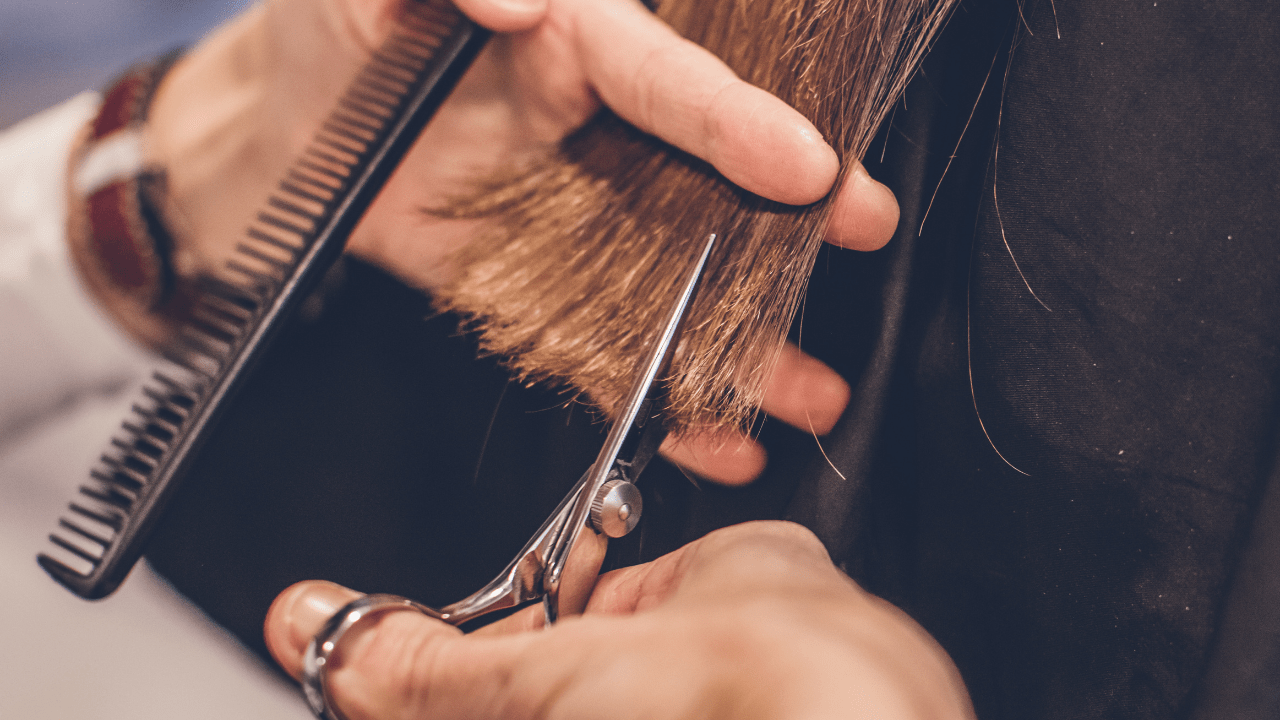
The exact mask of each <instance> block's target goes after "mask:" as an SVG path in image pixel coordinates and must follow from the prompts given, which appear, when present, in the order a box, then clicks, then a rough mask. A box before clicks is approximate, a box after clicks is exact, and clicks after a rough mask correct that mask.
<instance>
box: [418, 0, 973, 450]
mask: <svg viewBox="0 0 1280 720" xmlns="http://www.w3.org/2000/svg"><path fill="white" fill-rule="evenodd" d="M952 4H953V0H770V1H763V0H665V2H663V3H662V4H661V6H660V7H659V8H658V11H657V12H658V14H659V16H661V17H662V18H663V19H664V20H665V21H667V22H668V23H670V24H671V25H672V26H673V27H674V28H675V29H676V30H677V31H679V32H680V33H681V34H683V35H684V36H685V37H687V38H689V39H691V40H693V41H694V42H697V43H699V44H700V45H702V46H704V47H706V48H707V49H709V50H710V51H712V52H713V53H715V54H716V55H718V56H719V57H720V58H722V59H723V60H724V61H725V62H726V63H727V64H728V65H729V67H731V68H732V69H733V70H734V71H735V72H737V73H738V74H739V76H741V77H742V78H743V79H744V80H746V81H747V82H750V83H752V84H755V85H757V86H759V87H762V88H764V89H766V90H768V91H770V92H772V93H774V94H775V95H777V96H778V97H780V98H781V99H782V100H784V101H786V102H788V103H789V104H791V105H792V106H793V107H795V108H796V109H797V110H799V111H800V112H801V113H803V114H804V115H805V116H806V117H808V118H809V119H810V120H811V121H813V122H814V124H815V125H816V126H817V128H818V130H819V131H820V132H821V133H822V134H823V137H825V138H826V140H827V141H828V142H829V143H830V144H831V145H832V147H833V148H835V149H836V152H837V153H838V154H839V155H840V158H841V162H842V168H843V170H842V174H841V181H842V180H843V177H844V173H845V171H847V170H848V168H849V167H850V165H851V164H852V163H853V162H855V161H857V160H859V159H861V158H862V156H863V155H864V154H865V152H866V150H867V147H868V145H869V144H870V142H871V138H872V137H873V134H874V133H875V131H876V129H877V128H878V127H879V125H880V123H881V122H882V121H883V120H884V117H885V115H886V114H887V113H888V111H889V109H890V108H891V107H892V106H893V104H894V103H895V102H896V101H897V99H898V97H899V96H900V95H901V93H902V90H903V88H904V87H905V85H906V83H907V81H908V79H909V78H910V75H911V73H912V71H913V69H914V68H915V67H916V65H917V64H918V62H919V60H920V59H921V57H922V56H923V54H924V52H925V50H926V49H927V47H928V44H929V42H930V40H931V38H932V37H933V36H934V35H935V33H936V32H937V30H938V29H939V28H940V27H941V25H942V24H943V22H944V20H945V17H946V14H947V11H948V10H949V8H950V6H951V5H952ZM838 185H839V183H837V187H838ZM833 194H834V193H833ZM830 198H831V195H829V196H828V198H827V199H825V200H822V201H820V202H817V203H814V204H812V205H808V206H803V207H796V206H789V205H782V204H779V203H775V202H771V201H768V200H765V199H763V198H760V197H758V196H755V195H752V194H750V193H747V192H744V191H742V190H740V189H738V188H736V187H735V186H733V185H732V184H730V183H729V182H728V181H726V180H725V179H724V178H722V177H721V176H720V175H719V174H718V173H717V172H716V171H715V170H714V168H712V167H710V166H709V165H707V164H706V163H704V162H702V161H700V160H698V159H697V158H694V157H692V156H690V155H688V154H685V153H683V152H681V151H679V150H677V149H675V148H673V147H671V146H669V145H666V144H665V143H663V142H661V141H659V140H657V139H655V138H653V137H651V136H649V135H646V134H644V133H641V132H639V131H638V130H636V129H635V128H633V127H631V126H629V125H628V124H626V123H625V122H623V121H621V120H620V119H618V118H617V117H616V116H614V115H612V114H611V113H609V112H607V111H605V112H601V113H600V114H599V115H598V116H596V117H595V118H594V119H592V120H591V121H590V122H589V123H588V124H587V125H586V126H585V127H583V128H581V129H580V130H579V131H577V132H575V133H574V134H573V135H571V136H570V137H568V138H567V139H566V140H565V141H564V142H563V143H561V144H560V146H559V147H558V148H557V150H556V152H554V153H552V154H549V155H548V156H546V157H543V158H540V159H538V160H537V161H535V162H533V163H532V164H530V165H526V166H524V167H521V168H518V169H513V170H511V171H509V172H506V173H504V174H502V175H500V176H499V177H495V178H491V179H490V180H488V181H486V182H484V183H482V184H481V186H480V187H479V188H477V189H476V190H475V192H474V193H471V194H469V195H468V196H467V197H465V198H462V199H460V200H458V201H457V202H456V203H454V204H453V205H452V206H450V207H448V208H445V209H443V210H440V211H437V212H439V213H440V214H442V215H446V216H451V217H471V218H487V219H488V220H489V222H488V223H486V227H487V228H488V229H487V231H486V232H484V233H483V235H482V236H481V237H480V238H479V239H478V240H476V241H474V242H472V243H471V244H469V245H468V246H467V247H466V248H465V249H464V250H463V251H461V252H460V253H459V254H458V256H456V257H455V258H454V260H455V262H456V263H457V266H458V268H459V269H460V270H459V273H458V275H457V277H456V279H455V280H454V281H453V282H451V284H449V285H448V286H447V287H445V288H443V289H442V290H441V291H440V292H439V293H438V294H437V302H438V304H439V306H440V307H441V308H442V309H445V310H450V311H454V312H457V313H459V314H461V315H462V317H464V318H465V319H466V321H467V322H468V325H469V327H472V328H474V329H476V330H478V331H479V332H480V338H481V346H482V348H483V349H484V350H485V351H487V352H489V353H493V354H496V355H498V356H500V357H503V358H505V359H507V361H508V362H509V365H510V366H511V367H512V368H513V369H514V370H515V371H516V373H517V374H518V375H519V377H520V378H521V379H523V380H525V381H529V382H533V381H550V382H553V383H559V384H566V385H568V386H570V387H572V388H576V389H579V390H581V391H583V392H585V394H586V396H587V397H588V398H589V399H590V401H591V402H592V403H593V404H595V405H596V406H598V407H600V408H601V409H603V410H604V411H605V412H606V413H607V414H612V412H613V410H614V409H615V408H616V407H617V405H618V404H619V403H620V402H621V400H622V398H623V396H624V395H625V393H626V392H627V390H628V388H629V386H630V383H631V381H632V378H633V375H634V372H635V368H634V363H635V358H637V357H639V356H640V355H641V353H642V351H643V349H644V348H645V347H646V345H647V344H648V343H649V342H650V341H651V340H652V338H653V336H654V335H655V334H656V332H657V327H658V325H659V316H660V315H661V314H662V313H663V312H664V309H665V308H668V307H670V305H671V303H672V301H673V299H674V297H675V293H676V292H677V286H678V284H679V279H680V277H681V276H682V274H683V272H684V270H683V269H684V268H686V267H688V266H689V265H690V263H691V262H692V261H693V259H694V257H695V255H696V253H697V252H698V251H699V249H700V248H701V245H702V243H703V241H704V240H705V238H706V237H707V235H708V234H709V233H712V232H714V233H717V234H718V235H719V236H720V238H721V240H720V241H719V242H718V245H717V248H716V251H715V253H714V256H713V257H712V259H711V262H710V265H709V269H708V271H707V274H706V276H705V277H704V280H703V284H702V286H701V287H700V288H699V291H698V296H697V300H696V302H695V304H694V306H693V307H692V308H691V310H690V313H689V317H688V320H687V321H686V325H685V329H684V331H683V335H682V337H681V340H680V345H679V347H678V350H677V354H676V360H675V363H674V365H673V369H672V372H671V376H670V378H668V381H669V390H670V392H669V408H668V420H669V422H670V423H671V425H672V427H673V429H674V430H681V429H690V428H703V427H713V426H738V427H746V426H747V425H749V423H750V422H751V421H752V419H753V418H754V413H755V407H756V405H757V402H758V400H759V398H760V395H761V393H762V391H763V384H764V382H765V380H766V379H767V378H768V376H769V373H770V372H771V370H772V367H773V364H774V362H775V360H776V358H777V355H778V352H779V350H780V349H781V347H782V343H783V341H784V340H785V337H786V333H787V329H788V327H789V326H790V323H791V321H792V319H793V317H794V315H795V313H796V310H797V308H798V307H799V304H800V300H801V298H802V297H803V294H804V291H805V287H806V283H807V282H808V278H809V274H810V271H811V270H812V267H813V263H814V261H815V259H816V257H817V253H818V250H819V248H820V247H821V244H822V238H823V234H824V230H825V226H826V223H827V218H828V215H829V211H830Z"/></svg>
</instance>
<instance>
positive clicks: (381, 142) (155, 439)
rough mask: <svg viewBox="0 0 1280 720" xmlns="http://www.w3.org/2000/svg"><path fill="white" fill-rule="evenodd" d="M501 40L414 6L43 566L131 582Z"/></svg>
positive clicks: (205, 302) (138, 408)
mask: <svg viewBox="0 0 1280 720" xmlns="http://www.w3.org/2000/svg"><path fill="white" fill-rule="evenodd" d="M489 35H490V33H489V32H488V31H487V30H485V29H483V28H480V27H479V26H477V25H475V24H474V23H472V22H471V21H470V20H468V19H467V18H466V17H465V16H464V15H462V14H461V13H460V12H459V11H458V10H457V9H456V8H454V7H453V5H452V4H451V3H449V2H448V0H411V1H410V2H408V3H406V7H405V8H404V10H403V11H402V18H401V21H400V26H399V27H398V29H397V30H396V31H395V32H394V33H393V34H392V36H391V38H390V39H388V40H387V41H386V42H385V43H384V44H383V45H382V46H381V47H380V48H379V49H378V50H377V51H376V52H375V53H374V54H373V58H372V59H371V60H370V61H369V63H368V64H367V65H365V67H364V68H363V69H362V70H361V71H360V73H359V75H357V76H356V79H355V80H354V81H353V82H352V84H351V86H350V87H348V89H347V90H346V92H345V93H344V94H343V96H342V97H341V98H340V99H339V100H338V104H337V107H336V108H335V109H334V110H333V111H332V113H331V114H330V115H329V117H328V118H327V120H326V121H325V122H324V124H323V125H322V127H321V129H320V130H319V131H318V132H317V133H316V135H315V137H314V138H313V140H312V142H311V144H310V146H309V147H308V148H307V149H306V150H305V151H304V152H303V154H302V156H301V157H300V158H299V159H297V160H296V161H295V162H294V164H293V166H292V167H291V168H290V169H289V171H288V173H287V175H286V177H285V178H284V180H282V181H281V183H280V185H279V189H278V190H277V192H275V193H274V194H273V195H272V196H271V197H270V198H268V199H267V202H266V204H265V206H264V207H263V208H262V210H261V212H259V213H258V215H257V217H256V218H255V219H254V220H253V221H252V223H251V224H250V226H249V229H248V230H247V232H246V236H247V237H246V239H245V241H244V242H242V243H241V244H240V245H239V247H238V250H239V256H238V257H237V259H235V260H231V261H229V262H228V263H227V267H226V273H225V276H224V277H222V278H218V279H209V280H207V284H206V286H205V287H204V288H203V290H202V294H201V295H200V297H199V298H198V299H197V300H196V303H195V309H194V310H193V312H192V314H191V320H190V321H189V322H187V323H185V324H184V326H183V327H182V329H181V331H180V332H179V337H178V340H177V343H176V346H175V349H173V350H172V351H170V352H168V353H167V354H166V356H165V357H166V359H168V360H169V361H171V362H172V363H173V367H172V368H171V369H170V370H169V371H167V372H163V373H162V372H157V373H156V374H155V375H154V379H155V384H154V385H152V386H150V387H147V388H145V389H144V390H143V394H144V397H143V398H142V400H141V401H140V402H139V403H138V404H135V405H134V407H133V414H132V415H130V417H129V418H128V419H126V420H125V422H124V425H123V429H124V434H123V436H122V437H117V438H115V439H114V440H112V443H111V446H110V447H109V448H108V449H107V452H106V453H104V454H103V455H102V458H101V462H100V463H99V464H98V465H97V466H96V467H94V468H93V469H92V470H91V471H90V473H89V476H90V479H89V483H88V484H86V485H84V486H82V487H81V488H80V492H79V494H78V496H77V497H76V498H75V499H74V500H72V502H71V504H70V506H69V512H68V513H67V514H66V515H64V516H63V517H62V518H59V520H58V527H57V528H56V529H55V531H54V532H53V533H52V534H51V535H50V536H49V541H50V542H51V543H52V544H53V547H52V548H50V549H49V551H48V552H43V553H40V555H39V557H38V561H39V563H40V566H41V567H43V568H44V569H45V570H46V571H47V572H48V573H49V574H50V575H52V576H53V577H54V579H55V580H57V581H58V582H60V583H62V584H63V585H64V586H66V587H67V588H68V589H70V590H71V591H72V592H74V593H75V594H77V595H79V596H81V597H83V598H87V599H97V598H102V597H105V596H107V595H109V594H111V593H112V592H113V591H114V590H115V589H116V588H117V587H119V585H120V583H121V582H122V581H123V580H124V578H125V576H126V575H128V573H129V570H130V569H131V568H132V567H133V565H134V563H136V562H137V561H138V558H139V557H141V556H142V551H143V546H144V545H145V543H146V540H147V538H148V536H149V535H150V533H151V531H152V529H153V528H154V527H155V525H156V523H157V521H158V520H159V517H160V513H161V512H162V511H163V509H164V506H165V504H166V503H167V502H168V501H169V500H170V498H172V496H173V494H174V491H175V490H176V488H177V486H178V483H179V482H180V481H181V479H182V477H183V476H184V475H185V474H186V472H187V470H188V468H189V466H190V464H191V462H192V460H193V459H194V457H195V454H196V452H197V451H198V450H199V449H200V447H201V445H202V444H203V442H204V440H205V438H206V437H207V436H208V435H209V431H210V430H211V429H212V427H213V426H214V424H215V423H216V422H217V420H218V417H219V416H220V415H221V410H222V408H223V407H224V405H225V401H226V400H227V399H228V398H230V397H231V396H232V395H233V394H234V393H235V392H236V391H237V390H238V389H239V388H240V387H241V386H243V384H244V380H245V378H246V375H247V373H248V371H249V370H250V368H251V367H252V366H253V365H254V363H255V362H256V361H257V360H258V359H259V358H260V357H261V356H262V354H263V352H264V350H265V349H266V346H267V344H268V343H269V342H270V340H271V339H272V338H273V337H274V336H275V335H276V334H278V331H279V330H280V327H281V326H282V325H283V324H284V321H285V320H286V319H287V318H289V317H290V316H291V315H292V314H293V313H294V312H295V311H296V310H297V309H298V307H299V306H300V305H301V304H302V302H303V301H304V300H305V299H306V298H307V296H308V295H309V294H310V292H311V291H312V290H314V289H315V288H316V287H317V286H318V285H319V284H320V281H321V280H322V279H323V277H324V275H325V273H326V272H327V270H328V269H329V267H330V266H331V265H332V264H333V263H334V262H335V261H336V260H337V259H338V257H339V256H340V255H341V254H342V250H343V246H344V245H345V243H346V239H347V236H348V235H349V234H350V233H351V230H352V229H353V228H354V227H355V226H356V223H357V222H359V220H360V217H361V216H362V215H363V214H364V212H365V210H366V209H367V208H368V207H369V204H370V203H371V202H372V201H373V199H374V197H375V196H376V195H377V194H378V191H379V190H380V189H381V188H382V186H383V184H385V183H386V181H387V178H388V177H389V176H390V175H391V172H392V171H393V170H394V169H395V167H396V165H397V164H398V163H399V161H400V159H401V158H402V157H404V155H405V153H406V152H407V151H408V150H409V147H410V146H411V145H412V144H413V141H414V140H415V139H416V138H417V136H418V134H419V133H420V132H421V131H422V128H423V127H424V126H425V125H426V124H427V121H428V120H430V119H431V116H432V115H433V114H434V113H435V111H436V109H437V108H439V106H440V104H441V102H443V101H444V99H445V97H446V96H447V95H448V93H449V91H450V90H452V89H453V86H454V85H455V84H456V83H457V81H458V79H459V77H461V75H462V73H463V72H464V71H465V70H466V68H467V67H468V66H469V65H470V63H471V61H472V59H474V58H475V56H476V54H477V53H478V52H479V51H480V48H481V47H483V45H484V43H485V41H486V40H487V39H488V38H489Z"/></svg>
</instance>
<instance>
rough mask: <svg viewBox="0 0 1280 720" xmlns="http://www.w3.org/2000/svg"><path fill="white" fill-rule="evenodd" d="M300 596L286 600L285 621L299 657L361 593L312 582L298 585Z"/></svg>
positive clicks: (297, 594)
mask: <svg viewBox="0 0 1280 720" xmlns="http://www.w3.org/2000/svg"><path fill="white" fill-rule="evenodd" d="M294 588H295V589H296V594H295V595H294V597H292V598H286V602H287V603H288V604H287V605H286V606H285V607H284V608H283V611H284V620H285V622H286V623H287V624H288V627H289V642H290V643H291V644H292V645H293V648H294V650H296V651H297V652H298V653H299V654H301V653H303V652H305V651H306V649H307V643H309V642H311V638H312V637H315V634H316V633H317V632H319V631H320V628H321V626H323V625H324V624H325V622H326V621H328V620H329V618H331V617H333V614H334V613H336V612H338V610H339V609H341V608H342V606H343V605H346V604H347V603H349V602H351V601H352V600H355V599H356V598H358V597H360V593H358V592H356V591H354V590H348V589H347V588H344V587H342V586H341V585H336V584H334V583H331V582H320V581H316V582H309V583H304V584H301V585H295V586H294Z"/></svg>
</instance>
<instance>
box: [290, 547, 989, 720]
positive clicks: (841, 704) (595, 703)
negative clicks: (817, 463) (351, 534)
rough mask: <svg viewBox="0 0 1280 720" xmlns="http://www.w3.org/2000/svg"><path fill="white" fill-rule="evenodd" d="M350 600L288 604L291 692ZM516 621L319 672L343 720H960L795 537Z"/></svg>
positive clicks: (870, 599)
mask: <svg viewBox="0 0 1280 720" xmlns="http://www.w3.org/2000/svg"><path fill="white" fill-rule="evenodd" d="M357 597H359V593H356V592H353V591H351V590H347V589H346V588H342V587H339V586H337V585H333V584H331V583H321V582H314V581H309V582H303V583H298V584H297V585H294V586H292V587H291V588H289V589H288V590H286V591H285V592H283V593H281V595H280V596H279V597H278V598H277V599H276V601H275V603H274V604H273V605H272V607H271V610H270V612H269V613H268V615H267V620H266V628H265V631H266V638H267V644H268V646H269V647H270V648H271V651H272V654H274V655H275V657H276V659H277V660H278V661H279V662H280V664H281V665H282V666H283V667H284V668H285V670H287V671H288V672H289V673H291V674H292V675H294V676H295V677H297V676H299V674H300V672H301V657H302V652H303V649H304V648H305V646H306V644H307V642H308V641H309V640H310V638H311V636H312V634H314V633H315V632H316V630H317V629H319V627H320V625H321V624H322V623H323V622H324V621H325V620H326V619H327V618H328V616H329V615H331V614H332V613H333V612H335V611H336V610H337V609H338V608H339V607H341V606H342V605H344V604H346V603H347V602H349V601H351V600H353V599H355V598H357ZM540 627H541V609H540V608H539V607H532V608H528V609H526V610H525V611H522V612H520V613H518V614H516V615H513V616H511V617H508V618H505V619H503V620H501V621H499V622H497V623H495V624H493V625H490V626H488V627H486V628H484V629H482V630H480V631H477V632H475V633H473V634H471V635H463V634H462V633H461V632H460V631H458V630H457V629H456V628H453V627H451V626H448V625H445V624H444V623H442V622H439V621H437V620H433V619H430V618H428V617H426V616H424V615H420V614H418V613H415V612H390V613H386V614H383V615H381V616H379V617H377V618H371V619H369V620H367V621H364V622H362V623H361V624H360V625H358V626H357V627H356V628H354V629H353V631H352V634H349V635H347V636H346V637H345V638H344V639H343V641H342V644H341V645H340V649H339V654H337V655H335V656H332V658H331V660H332V663H333V664H332V665H330V667H329V670H328V672H329V676H328V677H329V687H330V690H331V695H332V698H333V701H334V703H335V704H336V705H337V707H338V709H339V710H340V711H341V712H342V713H343V714H344V715H345V716H346V718H347V719H348V720H388V719H389V718H402V717H412V718H420V719H422V720H435V719H437V718H438V719H442V720H443V719H445V718H462V717H466V718H477V717H485V718H503V719H504V720H523V719H526V718H535V717H538V718H547V719H548V720H555V719H559V718H598V717H609V718H617V719H619V720H627V719H628V718H654V717H661V718H670V719H671V720H681V719H683V718H688V719H690V720H693V719H694V718H697V719H698V720H716V719H725V720H728V719H730V718H732V719H734V720H750V719H755V718H760V719H761V720H764V719H766V718H767V719H768V720H788V719H795V720H801V719H803V720H812V719H815V718H829V719H833V720H834V719H836V718H848V719H851V720H852V719H860V718H866V719H870V718H875V719H876V720H967V719H971V718H973V711H972V709H971V707H970V705H969V700H968V697H967V695H966V693H965V690H964V686H963V684H962V683H961V681H960V678H959V674H958V673H957V672H956V670H955V667H954V666H953V665H952V663H951V660H950V659H949V658H948V657H947V655H946V653H945V652H944V651H943V650H942V648H941V647H939V646H938V644H937V643H936V642H935V641H934V640H933V639H932V638H931V637H929V635H928V634H927V633H925V632H924V630H922V629H921V628H920V627H919V626H918V625H916V624H915V623H914V622H913V621H912V620H911V619H910V618H908V617H907V616H906V615H905V614H904V613H903V612H901V611H900V610H898V609H896V608H894V607H893V606H891V605H889V604H888V603H886V602H884V601H883V600H880V599H879V598H876V597H874V596H871V595H869V594H867V593H866V592H864V591H863V590H862V589H861V588H859V587H858V586H857V585H855V584H854V583H853V582H852V581H851V580H849V579H848V577H846V576H845V575H844V574H843V573H841V572H840V571H839V570H837V569H836V568H835V567H834V566H832V565H831V562H830V560H829V559H828V558H827V555H826V552H825V550H823V548H822V545H821V544H820V543H819V542H818V540H817V539H816V538H815V537H814V536H813V535H812V534H811V533H809V532H808V531H807V530H804V529H803V528H801V527H800V526H798V525H793V524H789V523H781V522H760V523H748V524H745V525H738V526H734V527H730V528H726V529H724V530H720V531H718V532H715V533H712V534H710V535H708V536H706V537H704V538H702V539H701V540H698V541H696V542H693V543H691V544H689V545H686V546H685V547H683V548H681V549H680V550H677V551H676V552H673V553H671V554H670V555H666V556H664V557H662V558H659V559H658V560H655V561H654V562H651V563H648V564H646V565H640V566H636V567H631V568H626V569H622V570H616V571H614V572H611V573H609V574H607V575H604V576H602V577H601V579H600V581H599V582H598V583H597V585H596V589H595V593H594V594H593V595H592V597H591V601H590V604H589V605H588V607H587V612H586V614H585V615H583V616H581V617H577V618H570V619H566V620H562V621H561V622H559V623H557V624H556V626H555V627H553V628H551V629H546V630H543V629H539V628H540Z"/></svg>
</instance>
